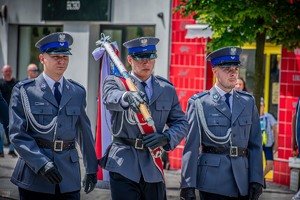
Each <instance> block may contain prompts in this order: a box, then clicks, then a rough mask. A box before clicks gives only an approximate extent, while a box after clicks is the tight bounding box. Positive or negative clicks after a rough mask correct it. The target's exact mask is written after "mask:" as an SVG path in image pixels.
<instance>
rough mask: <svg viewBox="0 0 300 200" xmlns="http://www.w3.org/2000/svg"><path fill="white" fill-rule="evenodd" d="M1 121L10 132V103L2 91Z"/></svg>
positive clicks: (0, 95) (0, 104)
mask: <svg viewBox="0 0 300 200" xmlns="http://www.w3.org/2000/svg"><path fill="white" fill-rule="evenodd" d="M0 123H2V124H3V128H4V130H5V132H6V133H8V105H7V102H6V101H5V99H4V98H3V96H2V93H1V91H0Z"/></svg>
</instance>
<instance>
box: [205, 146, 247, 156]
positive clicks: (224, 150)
mask: <svg viewBox="0 0 300 200" xmlns="http://www.w3.org/2000/svg"><path fill="white" fill-rule="evenodd" d="M202 152H203V153H213V154H224V155H228V156H231V157H237V156H248V149H245V148H241V147H237V146H233V147H231V148H230V147H213V146H204V145H203V146H202Z"/></svg>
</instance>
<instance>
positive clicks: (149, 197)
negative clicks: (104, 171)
mask: <svg viewBox="0 0 300 200" xmlns="http://www.w3.org/2000/svg"><path fill="white" fill-rule="evenodd" d="M109 176H110V190H111V197H112V200H128V199H130V200H153V199H155V200H166V199H167V198H166V186H165V184H164V182H158V183H147V182H145V181H144V179H143V178H141V180H140V182H139V183H136V182H134V181H131V180H129V179H128V178H126V177H124V176H122V175H121V174H119V173H114V172H109Z"/></svg>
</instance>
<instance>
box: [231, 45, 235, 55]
mask: <svg viewBox="0 0 300 200" xmlns="http://www.w3.org/2000/svg"><path fill="white" fill-rule="evenodd" d="M230 55H232V56H233V55H236V48H235V47H231V48H230Z"/></svg>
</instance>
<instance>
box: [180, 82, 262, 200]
mask: <svg viewBox="0 0 300 200" xmlns="http://www.w3.org/2000/svg"><path fill="white" fill-rule="evenodd" d="M198 98H199V99H200V101H201V103H202V105H203V110H204V117H205V119H206V122H207V127H208V129H209V130H210V131H211V132H212V133H213V134H214V135H216V136H225V135H226V133H227V130H228V128H230V127H231V128H232V137H231V138H232V145H233V146H238V147H242V148H247V149H248V151H249V155H248V157H245V156H240V157H229V156H227V155H222V154H211V153H201V152H199V149H200V145H201V144H202V145H205V146H213V147H229V146H230V144H229V142H227V143H226V144H216V143H215V142H212V141H211V140H210V139H209V138H208V137H207V135H206V134H205V133H204V131H203V127H202V125H201V124H199V123H198V120H197V116H196V107H195V100H196V99H198ZM187 119H188V122H189V124H190V127H189V132H188V137H187V138H186V144H185V147H184V152H183V158H182V180H181V188H188V187H192V188H196V189H198V190H200V191H204V192H210V193H215V194H220V195H225V196H232V197H237V196H238V194H239V193H240V194H241V195H242V196H245V195H247V194H248V187H249V183H250V182H256V183H260V184H262V185H263V164H262V137H261V131H260V122H259V115H258V111H257V108H256V105H255V101H254V98H253V96H252V95H250V94H248V93H245V92H241V91H235V90H234V91H233V103H232V113H231V112H230V109H229V108H228V106H227V105H226V103H225V101H224V100H222V99H221V97H220V95H219V94H218V92H217V91H216V89H215V87H213V88H212V89H211V90H210V91H206V92H203V93H200V94H197V95H194V96H193V97H192V98H190V99H189V101H188V108H187ZM200 129H201V136H202V137H201V141H202V142H201V144H200V133H199V130H200Z"/></svg>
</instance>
